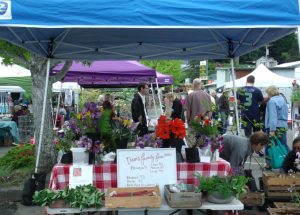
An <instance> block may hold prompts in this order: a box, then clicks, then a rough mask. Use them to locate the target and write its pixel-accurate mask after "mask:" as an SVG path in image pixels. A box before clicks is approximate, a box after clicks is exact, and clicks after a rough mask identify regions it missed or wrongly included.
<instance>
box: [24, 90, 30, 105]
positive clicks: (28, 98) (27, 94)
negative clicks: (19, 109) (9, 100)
mask: <svg viewBox="0 0 300 215" xmlns="http://www.w3.org/2000/svg"><path fill="white" fill-rule="evenodd" d="M22 98H23V100H27V101H28V102H29V104H30V103H32V96H30V94H29V93H26V92H25V93H22Z"/></svg>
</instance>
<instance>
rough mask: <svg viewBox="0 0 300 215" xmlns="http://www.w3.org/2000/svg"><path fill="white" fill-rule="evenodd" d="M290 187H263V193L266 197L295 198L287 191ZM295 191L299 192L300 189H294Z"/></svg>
mask: <svg viewBox="0 0 300 215" xmlns="http://www.w3.org/2000/svg"><path fill="white" fill-rule="evenodd" d="M289 187H291V186H264V192H265V194H266V195H267V196H280V197H281V196H284V197H291V195H293V196H296V195H295V194H294V193H291V192H289V191H288V190H287V188H289ZM294 188H295V189H296V190H300V187H294Z"/></svg>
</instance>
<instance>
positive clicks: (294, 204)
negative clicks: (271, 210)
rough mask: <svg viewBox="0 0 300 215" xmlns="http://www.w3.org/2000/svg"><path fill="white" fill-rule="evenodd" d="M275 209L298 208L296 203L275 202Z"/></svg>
mask: <svg viewBox="0 0 300 215" xmlns="http://www.w3.org/2000/svg"><path fill="white" fill-rule="evenodd" d="M273 205H274V207H275V208H280V207H281V206H296V203H290V202H273Z"/></svg>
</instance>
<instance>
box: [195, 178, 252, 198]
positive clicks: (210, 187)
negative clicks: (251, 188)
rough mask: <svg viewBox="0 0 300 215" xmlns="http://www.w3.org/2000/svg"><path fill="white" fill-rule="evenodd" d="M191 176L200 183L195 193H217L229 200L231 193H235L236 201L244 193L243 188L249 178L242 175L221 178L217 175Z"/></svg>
mask: <svg viewBox="0 0 300 215" xmlns="http://www.w3.org/2000/svg"><path fill="white" fill-rule="evenodd" d="M193 175H194V176H196V177H197V178H198V179H199V181H200V185H199V187H198V189H197V190H196V191H195V193H199V192H200V191H208V192H209V193H212V192H215V191H218V192H220V193H221V195H222V196H223V197H224V198H225V199H228V198H230V196H231V192H235V193H236V199H239V198H240V196H241V194H244V193H245V192H246V191H245V189H244V187H246V183H247V182H248V180H249V178H246V177H245V176H243V175H237V176H232V175H230V176H224V177H223V178H221V177H220V176H219V175H215V176H212V177H206V176H202V175H201V174H200V173H199V172H195V173H193Z"/></svg>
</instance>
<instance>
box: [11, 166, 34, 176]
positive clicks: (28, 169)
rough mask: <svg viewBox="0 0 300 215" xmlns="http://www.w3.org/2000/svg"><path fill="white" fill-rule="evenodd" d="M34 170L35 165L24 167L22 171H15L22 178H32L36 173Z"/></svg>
mask: <svg viewBox="0 0 300 215" xmlns="http://www.w3.org/2000/svg"><path fill="white" fill-rule="evenodd" d="M34 168H35V166H34V164H30V165H28V166H25V167H22V168H20V169H16V170H15V171H14V173H17V174H19V175H21V176H30V175H31V173H33V172H34Z"/></svg>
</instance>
